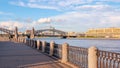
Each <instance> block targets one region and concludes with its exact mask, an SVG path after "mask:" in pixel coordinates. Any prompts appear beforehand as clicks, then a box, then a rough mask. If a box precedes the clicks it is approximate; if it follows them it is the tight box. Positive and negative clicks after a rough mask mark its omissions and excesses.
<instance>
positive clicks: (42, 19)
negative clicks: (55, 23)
mask: <svg viewBox="0 0 120 68" xmlns="http://www.w3.org/2000/svg"><path fill="white" fill-rule="evenodd" d="M50 22H51V19H50V18H40V19H38V21H37V23H50Z"/></svg>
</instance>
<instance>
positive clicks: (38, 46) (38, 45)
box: [37, 40, 40, 50]
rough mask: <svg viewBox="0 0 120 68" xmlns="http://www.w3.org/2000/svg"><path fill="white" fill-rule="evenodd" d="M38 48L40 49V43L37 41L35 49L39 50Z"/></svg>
mask: <svg viewBox="0 0 120 68" xmlns="http://www.w3.org/2000/svg"><path fill="white" fill-rule="evenodd" d="M39 48H40V41H39V40H37V49H38V50H39Z"/></svg>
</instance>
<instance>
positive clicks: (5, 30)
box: [0, 27, 14, 35]
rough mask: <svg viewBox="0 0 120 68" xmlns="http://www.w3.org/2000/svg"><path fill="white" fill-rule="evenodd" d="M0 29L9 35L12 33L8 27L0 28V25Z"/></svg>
mask: <svg viewBox="0 0 120 68" xmlns="http://www.w3.org/2000/svg"><path fill="white" fill-rule="evenodd" d="M0 31H2V32H5V33H7V34H10V35H13V34H14V31H13V30H9V29H6V28H2V27H0Z"/></svg>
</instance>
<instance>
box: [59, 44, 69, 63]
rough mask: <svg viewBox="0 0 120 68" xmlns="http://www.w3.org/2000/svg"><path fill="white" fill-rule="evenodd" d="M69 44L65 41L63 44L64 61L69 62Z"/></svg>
mask: <svg viewBox="0 0 120 68" xmlns="http://www.w3.org/2000/svg"><path fill="white" fill-rule="evenodd" d="M68 46H69V45H68V44H67V43H64V44H63V45H62V61H61V62H62V63H67V62H68Z"/></svg>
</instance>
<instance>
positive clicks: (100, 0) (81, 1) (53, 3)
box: [10, 0, 120, 11]
mask: <svg viewBox="0 0 120 68" xmlns="http://www.w3.org/2000/svg"><path fill="white" fill-rule="evenodd" d="M110 2H113V3H116V2H118V3H120V0H97V1H96V0H28V1H23V0H19V1H14V2H10V4H13V5H17V6H22V7H30V8H40V9H52V10H57V11H74V10H75V11H76V10H78V11H81V10H83V9H88V10H89V9H92V10H96V9H104V8H106V9H107V8H108V11H109V9H110V8H111V10H113V7H116V6H114V5H116V4H114V5H113V6H111V4H110Z"/></svg>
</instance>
